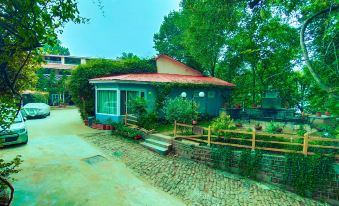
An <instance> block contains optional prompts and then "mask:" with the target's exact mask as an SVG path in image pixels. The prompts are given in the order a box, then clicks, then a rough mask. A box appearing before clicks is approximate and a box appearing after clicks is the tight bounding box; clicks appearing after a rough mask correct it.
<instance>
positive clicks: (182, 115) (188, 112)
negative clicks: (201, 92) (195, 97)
mask: <svg viewBox="0 0 339 206" xmlns="http://www.w3.org/2000/svg"><path fill="white" fill-rule="evenodd" d="M163 112H164V114H165V119H166V120H167V121H169V122H170V123H173V122H174V121H177V122H180V123H186V124H191V123H192V121H193V120H197V119H198V105H197V104H196V103H195V102H193V101H191V100H188V99H185V98H182V97H176V98H174V99H167V100H166V101H165V102H164V107H163Z"/></svg>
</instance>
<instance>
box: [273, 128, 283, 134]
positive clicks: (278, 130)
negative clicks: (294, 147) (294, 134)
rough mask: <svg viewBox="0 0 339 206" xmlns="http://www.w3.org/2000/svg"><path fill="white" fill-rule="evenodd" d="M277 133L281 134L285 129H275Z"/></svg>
mask: <svg viewBox="0 0 339 206" xmlns="http://www.w3.org/2000/svg"><path fill="white" fill-rule="evenodd" d="M275 131H276V132H278V133H281V132H282V131H283V129H282V128H281V127H278V128H276V129H275Z"/></svg>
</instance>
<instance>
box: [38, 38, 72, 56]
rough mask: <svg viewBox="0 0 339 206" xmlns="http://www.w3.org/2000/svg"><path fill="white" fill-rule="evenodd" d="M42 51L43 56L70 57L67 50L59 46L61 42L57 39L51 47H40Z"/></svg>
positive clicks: (46, 45)
mask: <svg viewBox="0 0 339 206" xmlns="http://www.w3.org/2000/svg"><path fill="white" fill-rule="evenodd" d="M42 50H43V51H42V52H43V53H44V54H54V55H63V56H69V55H70V52H69V49H68V48H66V47H63V46H61V41H60V40H59V39H57V40H55V44H54V45H53V46H50V45H48V44H45V45H44V46H43V47H42Z"/></svg>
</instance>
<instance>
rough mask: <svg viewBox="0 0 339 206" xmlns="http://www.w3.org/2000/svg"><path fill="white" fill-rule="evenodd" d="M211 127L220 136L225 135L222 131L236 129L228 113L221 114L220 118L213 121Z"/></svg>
mask: <svg viewBox="0 0 339 206" xmlns="http://www.w3.org/2000/svg"><path fill="white" fill-rule="evenodd" d="M211 127H212V128H213V129H215V130H216V132H217V134H218V135H222V134H223V132H220V130H230V129H235V126H234V123H233V120H232V118H231V117H230V116H229V115H227V114H226V112H221V113H220V115H219V117H217V118H215V119H213V120H212V124H211Z"/></svg>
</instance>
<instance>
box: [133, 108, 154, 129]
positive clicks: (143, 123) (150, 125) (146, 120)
mask: <svg viewBox="0 0 339 206" xmlns="http://www.w3.org/2000/svg"><path fill="white" fill-rule="evenodd" d="M157 120H158V117H157V114H156V113H154V112H150V113H144V114H143V115H141V116H139V118H138V126H140V127H142V128H145V129H154V128H156V127H157V122H158V121H157Z"/></svg>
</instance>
